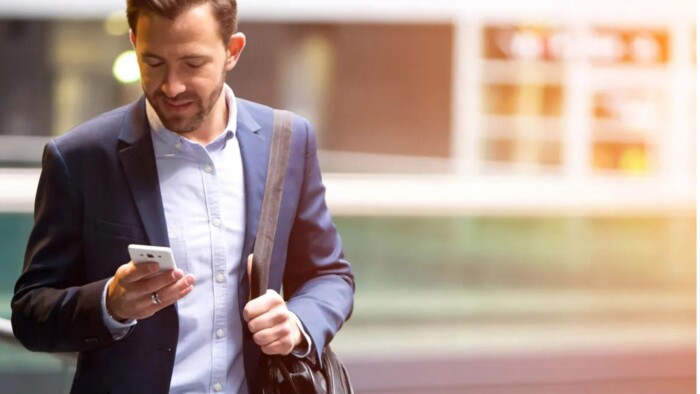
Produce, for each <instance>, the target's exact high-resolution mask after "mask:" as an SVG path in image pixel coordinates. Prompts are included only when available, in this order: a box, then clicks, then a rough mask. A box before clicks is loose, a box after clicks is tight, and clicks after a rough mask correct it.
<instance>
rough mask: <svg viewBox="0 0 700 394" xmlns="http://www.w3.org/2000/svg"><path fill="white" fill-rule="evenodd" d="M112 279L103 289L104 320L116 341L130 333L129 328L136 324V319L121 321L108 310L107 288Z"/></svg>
mask: <svg viewBox="0 0 700 394" xmlns="http://www.w3.org/2000/svg"><path fill="white" fill-rule="evenodd" d="M112 279H114V278H111V279H110V280H108V281H107V284H106V285H105V288H104V290H102V302H101V306H102V322H103V323H104V325H105V326H106V327H107V329H108V330H109V332H110V334H112V338H114V340H115V341H118V340H120V339H122V338H124V337H125V336H126V334H128V333H129V330H130V329H131V327H133V326H135V325H136V320H134V319H129V320H127V321H125V322H123V323H122V322H120V321H117V320H116V319H114V318H113V317H112V316H111V315H110V314H109V312H107V288H108V287H109V284H110V283H112Z"/></svg>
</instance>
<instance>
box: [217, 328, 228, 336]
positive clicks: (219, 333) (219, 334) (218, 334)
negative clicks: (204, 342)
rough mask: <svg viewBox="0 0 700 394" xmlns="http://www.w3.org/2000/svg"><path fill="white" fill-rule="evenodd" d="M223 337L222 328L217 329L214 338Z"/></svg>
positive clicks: (224, 333)
mask: <svg viewBox="0 0 700 394" xmlns="http://www.w3.org/2000/svg"><path fill="white" fill-rule="evenodd" d="M224 335H226V332H224V329H223V328H219V329H218V330H216V337H217V338H223V337H224Z"/></svg>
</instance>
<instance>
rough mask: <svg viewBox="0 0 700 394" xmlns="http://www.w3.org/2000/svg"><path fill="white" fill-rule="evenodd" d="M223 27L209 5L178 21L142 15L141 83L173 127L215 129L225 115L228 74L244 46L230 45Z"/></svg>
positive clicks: (139, 26) (138, 46) (178, 130)
mask: <svg viewBox="0 0 700 394" xmlns="http://www.w3.org/2000/svg"><path fill="white" fill-rule="evenodd" d="M218 27H219V25H218V22H217V21H216V19H215V18H214V16H213V14H212V12H211V10H210V6H209V5H208V4H206V3H205V4H203V5H200V6H195V7H192V8H190V9H189V10H187V11H185V12H183V13H182V14H181V15H179V16H178V17H177V18H175V20H169V19H167V18H162V17H160V16H157V15H154V14H150V13H145V12H144V13H141V15H140V16H139V18H138V22H137V25H136V32H137V35H136V36H134V35H133V34H132V36H131V40H132V43H133V44H134V47H135V48H136V52H137V56H138V63H139V68H140V69H141V83H142V86H143V90H144V93H145V95H146V98H147V99H148V101H149V102H150V103H151V105H152V106H153V108H154V109H155V111H156V113H157V114H158V116H159V117H160V120H161V121H162V122H163V125H164V126H165V127H166V128H168V129H169V130H172V131H174V132H176V133H180V134H185V133H189V132H192V131H197V130H200V129H202V128H207V127H210V126H211V124H212V119H213V117H214V116H219V115H221V116H222V117H223V116H224V115H223V114H224V113H225V104H224V101H223V96H222V94H221V92H222V88H223V84H224V78H225V76H226V72H227V71H228V70H230V69H232V68H233V66H234V65H235V62H236V60H237V58H238V55H239V54H240V50H242V49H243V48H242V46H241V47H240V48H238V49H237V48H236V47H235V45H234V46H231V45H229V46H228V47H227V46H226V45H224V44H223V43H222V41H221V35H220V34H219V29H218ZM232 50H233V52H232ZM214 108H216V110H215V111H212V109H214Z"/></svg>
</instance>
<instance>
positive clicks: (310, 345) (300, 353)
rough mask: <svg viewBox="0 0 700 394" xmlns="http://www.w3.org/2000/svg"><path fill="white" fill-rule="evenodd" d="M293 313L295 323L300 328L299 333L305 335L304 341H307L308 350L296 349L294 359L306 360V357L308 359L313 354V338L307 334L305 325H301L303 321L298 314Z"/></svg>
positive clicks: (293, 353) (293, 351)
mask: <svg viewBox="0 0 700 394" xmlns="http://www.w3.org/2000/svg"><path fill="white" fill-rule="evenodd" d="M290 312H291V311H290ZM291 313H292V316H294V321H295V322H296V324H297V327H299V331H300V332H301V335H303V336H304V339H305V340H306V348H303V347H295V348H294V350H292V355H293V356H294V357H297V358H304V357H307V356H308V355H309V354H310V353H311V350H312V349H313V342H311V337H309V334H307V333H306V330H305V329H304V325H303V324H301V320H299V317H298V316H297V315H296V313H294V312H291Z"/></svg>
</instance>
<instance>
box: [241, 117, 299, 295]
mask: <svg viewBox="0 0 700 394" xmlns="http://www.w3.org/2000/svg"><path fill="white" fill-rule="evenodd" d="M293 118H294V114H293V113H291V112H289V111H280V110H275V117H274V127H273V130H272V145H271V146H270V160H269V161H268V164H267V180H266V181H265V194H264V195H263V201H262V208H261V209H260V222H259V223H258V233H257V235H256V236H255V247H254V248H253V266H252V268H251V281H250V283H251V296H252V298H256V297H259V296H261V295H263V294H265V292H266V291H267V286H268V277H269V275H270V259H271V258H272V247H273V244H274V241H275V232H276V231H277V218H278V217H279V212H280V203H281V202H282V192H283V191H284V178H285V175H286V173H287V162H288V161H289V150H290V146H291V143H292V120H293Z"/></svg>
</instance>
